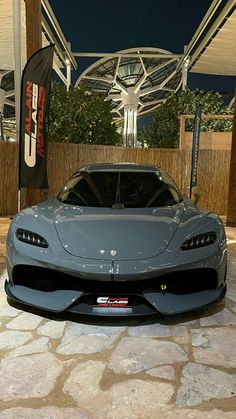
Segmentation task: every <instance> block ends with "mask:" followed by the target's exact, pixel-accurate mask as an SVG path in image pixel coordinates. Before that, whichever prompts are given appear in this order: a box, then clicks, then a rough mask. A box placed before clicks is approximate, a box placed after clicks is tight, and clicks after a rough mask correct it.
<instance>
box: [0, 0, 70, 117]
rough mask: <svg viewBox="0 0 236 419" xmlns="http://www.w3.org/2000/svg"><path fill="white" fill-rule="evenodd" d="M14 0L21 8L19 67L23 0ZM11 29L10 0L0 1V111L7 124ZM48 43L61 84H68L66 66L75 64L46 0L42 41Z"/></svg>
mask: <svg viewBox="0 0 236 419" xmlns="http://www.w3.org/2000/svg"><path fill="white" fill-rule="evenodd" d="M17 1H19V2H20V10H21V22H20V38H21V57H20V58H21V68H22V69H23V68H24V66H25V63H26V60H27V59H26V22H25V2H24V0H17ZM13 32H14V31H13V1H12V0H0V113H3V112H4V123H5V124H6V125H9V124H10V121H11V120H12V118H13V117H14V108H15V90H14V75H13V72H14V68H15V63H14V40H13ZM50 43H52V44H55V54H54V60H53V68H54V70H55V71H56V73H57V74H58V76H59V77H60V78H61V80H62V81H63V83H65V84H66V85H68V84H69V83H70V68H71V67H72V68H77V63H76V60H75V58H74V56H73V55H72V53H71V51H70V47H69V44H68V42H67V41H66V39H65V37H64V35H63V33H62V30H61V29H60V27H59V24H58V22H57V20H56V17H55V15H54V13H53V11H52V9H51V6H50V4H49V2H48V0H42V44H43V46H46V45H49V44H50ZM68 67H69V68H68ZM63 71H64V72H65V74H64V73H63ZM6 86H7V87H6ZM11 109H12V110H11ZM8 120H9V122H8ZM11 125H12V123H11Z"/></svg>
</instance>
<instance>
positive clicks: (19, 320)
mask: <svg viewBox="0 0 236 419" xmlns="http://www.w3.org/2000/svg"><path fill="white" fill-rule="evenodd" d="M42 320H43V319H42V317H40V316H36V315H35V314H31V313H27V312H24V313H22V314H20V315H19V316H18V317H16V318H15V319H13V320H11V321H10V322H9V323H7V325H6V327H7V328H8V329H14V330H33V329H36V327H38V325H39V323H40V322H41V321H42Z"/></svg>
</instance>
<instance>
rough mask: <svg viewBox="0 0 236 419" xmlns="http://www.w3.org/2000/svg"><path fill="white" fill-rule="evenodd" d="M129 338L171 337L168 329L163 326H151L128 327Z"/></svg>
mask: <svg viewBox="0 0 236 419" xmlns="http://www.w3.org/2000/svg"><path fill="white" fill-rule="evenodd" d="M128 334H129V336H134V337H141V336H142V337H166V336H171V333H170V328H169V327H168V326H166V325H164V324H151V325H145V326H136V327H130V328H129V329H128Z"/></svg>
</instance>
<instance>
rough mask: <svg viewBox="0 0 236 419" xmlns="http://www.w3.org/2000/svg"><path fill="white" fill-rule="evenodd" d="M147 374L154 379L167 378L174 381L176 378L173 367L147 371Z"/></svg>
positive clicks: (165, 366) (164, 366)
mask: <svg viewBox="0 0 236 419" xmlns="http://www.w3.org/2000/svg"><path fill="white" fill-rule="evenodd" d="M145 373H146V374H148V375H151V376H152V377H159V378H165V379H166V380H174V378H175V370H174V368H173V367H172V365H163V366H161V367H156V368H152V369H151V370H148V371H145Z"/></svg>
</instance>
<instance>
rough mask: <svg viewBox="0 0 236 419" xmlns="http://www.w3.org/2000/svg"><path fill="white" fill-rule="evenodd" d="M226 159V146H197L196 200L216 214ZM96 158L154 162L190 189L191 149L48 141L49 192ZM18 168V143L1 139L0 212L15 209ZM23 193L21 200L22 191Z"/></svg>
mask: <svg viewBox="0 0 236 419" xmlns="http://www.w3.org/2000/svg"><path fill="white" fill-rule="evenodd" d="M229 159H230V151H228V150H200V154H199V170H198V189H197V192H198V193H199V194H200V201H199V204H200V206H201V207H204V208H208V209H210V210H213V211H215V212H217V213H218V214H225V213H226V205H227V193H228V175H229V174H228V172H229ZM98 162H135V163H149V164H155V165H157V166H160V167H162V168H163V169H164V170H166V171H167V172H168V173H169V174H170V176H171V177H172V178H173V179H174V180H175V182H176V183H177V185H178V186H179V187H180V189H181V190H182V191H183V192H184V193H186V194H187V195H188V193H189V178H190V162H191V151H182V150H179V149H175V150H172V149H154V148H145V149H139V148H124V147H112V146H95V145H84V144H78V145H77V144H66V143H50V144H49V150H48V178H49V186H50V188H49V196H52V195H55V194H57V193H58V192H59V190H60V189H61V187H62V185H63V184H64V182H65V181H66V180H67V179H68V178H69V176H70V175H72V174H73V173H74V172H75V171H76V170H78V169H79V168H80V167H82V166H84V165H86V164H89V163H98ZM17 170H18V158H17V145H16V144H15V143H5V142H1V141H0V215H9V214H15V213H16V211H17ZM22 195H23V201H24V191H23V194H22Z"/></svg>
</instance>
